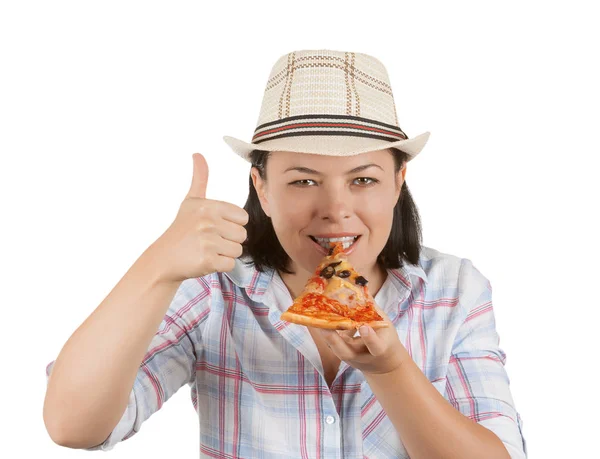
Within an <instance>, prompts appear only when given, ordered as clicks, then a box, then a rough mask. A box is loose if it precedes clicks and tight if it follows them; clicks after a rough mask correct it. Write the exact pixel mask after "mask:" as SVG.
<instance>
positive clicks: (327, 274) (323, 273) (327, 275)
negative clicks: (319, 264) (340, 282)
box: [320, 265, 335, 279]
mask: <svg viewBox="0 0 600 459" xmlns="http://www.w3.org/2000/svg"><path fill="white" fill-rule="evenodd" d="M334 274H335V268H333V267H332V266H331V265H330V266H327V267H326V268H325V269H323V270H322V271H321V274H320V276H321V277H324V278H325V279H330V278H331V277H332V276H333V275H334Z"/></svg>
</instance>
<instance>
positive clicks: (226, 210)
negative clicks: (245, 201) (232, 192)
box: [217, 201, 249, 225]
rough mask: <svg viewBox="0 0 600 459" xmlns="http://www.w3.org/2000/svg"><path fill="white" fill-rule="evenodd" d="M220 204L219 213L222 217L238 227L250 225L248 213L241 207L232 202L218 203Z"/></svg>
mask: <svg viewBox="0 0 600 459" xmlns="http://www.w3.org/2000/svg"><path fill="white" fill-rule="evenodd" d="M217 202H218V203H219V212H220V214H221V217H223V218H224V219H225V220H228V221H230V222H233V223H236V224H238V225H245V224H246V223H248V219H249V216H248V212H246V211H245V210H244V209H242V208H241V207H238V206H236V205H235V204H231V203H230V202H225V201H217Z"/></svg>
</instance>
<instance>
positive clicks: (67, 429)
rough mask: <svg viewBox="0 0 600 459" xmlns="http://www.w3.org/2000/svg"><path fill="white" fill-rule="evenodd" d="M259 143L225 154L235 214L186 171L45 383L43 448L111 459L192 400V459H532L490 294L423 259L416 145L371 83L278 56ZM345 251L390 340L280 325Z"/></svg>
mask: <svg viewBox="0 0 600 459" xmlns="http://www.w3.org/2000/svg"><path fill="white" fill-rule="evenodd" d="M257 124H258V126H257V128H256V130H255V134H254V137H253V139H252V142H250V143H246V142H243V141H241V140H237V139H234V138H231V137H225V140H226V142H227V143H228V144H229V145H230V146H231V147H232V149H233V150H234V151H235V152H236V153H237V154H239V155H241V156H242V157H243V158H245V159H247V160H248V161H249V162H250V163H251V164H252V167H251V169H250V180H249V184H250V190H249V196H248V201H247V203H246V205H245V207H244V209H241V208H239V207H237V206H234V205H232V204H229V203H225V202H222V201H215V200H208V199H206V186H207V181H208V165H207V163H206V161H205V159H204V158H203V157H202V156H201V155H199V154H195V155H194V156H193V159H194V174H193V178H192V185H191V187H190V191H189V193H188V195H187V196H186V199H185V200H184V201H183V203H182V205H181V207H180V210H179V213H178V215H177V217H176V219H175V221H174V222H173V224H172V225H171V226H170V227H169V228H168V229H167V231H165V233H164V234H163V235H161V237H160V238H159V239H158V240H157V241H156V242H155V243H153V244H152V245H151V246H150V247H149V248H148V249H147V250H146V251H145V252H144V253H143V254H142V256H141V257H140V258H139V259H138V260H137V261H136V263H135V264H134V265H133V266H132V267H131V268H130V270H129V271H128V272H127V273H126V274H125V276H124V277H123V279H122V280H121V281H120V282H119V284H117V286H116V287H115V288H114V289H113V291H112V292H111V293H110V294H109V296H107V298H106V299H105V300H104V301H103V302H102V303H101V304H100V306H98V308H97V309H96V310H95V311H94V312H93V313H92V315H91V316H90V317H89V318H88V319H87V320H86V321H85V322H84V324H83V325H82V326H81V327H80V328H79V329H78V330H77V331H76V332H75V333H74V334H73V336H72V337H71V338H70V339H69V341H68V342H67V344H66V345H65V347H64V348H63V350H62V351H61V353H60V355H59V356H58V358H57V359H56V361H55V362H52V363H51V364H50V365H49V368H48V375H49V380H48V389H47V394H46V401H45V405H44V420H45V422H46V426H47V429H48V432H49V433H50V435H51V437H52V438H53V440H54V441H55V442H57V443H58V444H61V445H64V446H68V447H72V448H85V449H104V450H108V449H111V448H112V447H114V445H115V444H116V443H118V442H119V441H122V440H124V439H127V438H129V437H131V436H132V435H134V434H135V433H136V432H137V431H138V430H139V429H140V427H141V424H142V423H143V422H144V421H145V420H146V419H148V417H149V416H150V415H152V414H153V413H154V412H156V411H157V410H158V409H160V407H161V406H162V404H163V403H164V402H165V401H166V400H167V399H168V398H169V397H170V396H172V395H173V394H174V393H175V392H176V391H177V390H178V389H179V388H181V387H182V386H183V385H184V384H186V383H187V384H189V385H190V387H191V389H192V401H193V403H194V406H195V407H196V409H197V411H198V415H199V420H200V455H201V457H243V458H254V457H269V458H271V457H273V458H274V457H282V458H283V457H285V458H290V457H299V458H300V457H301V458H309V457H310V458H317V457H320V458H330V457H343V458H354V457H356V458H358V457H360V458H362V457H372V458H385V457H409V456H410V457H413V458H418V457H425V458H435V457H460V458H469V457H474V458H475V457H477V458H481V457H486V458H494V457H513V458H514V457H526V446H525V440H524V439H523V436H522V434H521V420H520V416H519V414H518V413H517V411H516V409H515V407H514V403H513V400H512V397H511V394H510V390H509V387H508V379H507V375H506V372H505V370H504V362H505V358H506V356H505V354H504V353H503V352H502V350H501V349H500V348H499V347H498V335H497V333H496V331H495V322H494V316H493V310H492V303H491V287H490V285H489V282H488V280H487V279H486V278H485V277H484V276H483V275H482V274H481V273H480V272H479V271H478V270H477V269H476V268H475V267H474V266H473V264H472V263H471V262H470V261H469V260H468V259H461V258H458V257H454V256H451V255H447V254H443V253H440V252H438V251H436V250H433V249H430V248H427V247H422V246H421V230H420V223H419V216H418V212H417V209H416V206H415V204H414V202H413V201H412V198H411V195H410V193H409V191H408V187H407V185H406V182H405V177H406V171H407V167H406V165H407V163H408V162H409V161H411V160H412V159H414V158H415V157H416V155H417V154H418V153H419V152H420V151H421V150H422V148H423V147H424V145H425V143H426V142H427V139H428V137H429V133H424V134H421V135H420V136H417V137H414V138H412V139H408V137H407V136H406V134H404V132H403V131H402V130H401V129H400V127H399V126H398V122H397V118H396V111H395V104H394V100H393V96H392V92H391V87H390V85H389V81H388V78H387V72H386V71H385V68H384V66H383V65H382V64H381V63H380V62H379V61H378V60H377V59H375V58H373V57H371V56H368V55H365V54H359V53H348V52H339V51H329V50H320V51H296V52H292V53H289V54H287V55H285V56H283V57H281V58H280V59H279V60H278V61H277V62H276V64H275V65H274V67H273V69H272V72H271V75H270V78H269V80H268V81H267V87H266V89H265V93H264V99H263V103H262V107H261V113H260V116H259V120H258V123H257ZM341 237H344V238H346V239H345V240H347V241H348V242H347V245H348V244H351V245H349V246H348V248H347V249H346V252H347V253H348V256H349V260H350V262H351V263H352V264H353V265H354V266H355V267H356V269H357V270H358V271H359V272H360V273H361V274H362V275H363V276H364V277H366V278H367V279H368V281H369V284H368V286H369V290H370V292H371V293H372V294H373V296H374V298H375V301H376V303H377V306H378V309H379V311H380V313H381V315H382V316H383V317H384V319H385V320H386V321H388V322H389V324H390V326H389V327H387V328H383V329H378V330H376V331H375V330H373V329H371V328H370V327H361V329H360V330H359V333H356V336H354V333H348V332H342V331H340V332H338V331H332V330H322V329H315V328H311V327H305V326H302V325H297V324H291V323H288V322H285V321H282V320H280V316H281V314H282V312H284V311H285V310H286V309H287V308H288V307H289V306H290V305H291V303H292V301H293V298H295V297H296V296H297V295H299V294H300V292H301V291H302V289H303V286H304V284H305V282H306V281H307V279H308V277H309V275H310V274H311V273H312V272H313V270H314V269H315V267H316V266H317V264H318V263H319V261H320V260H321V259H322V257H323V249H322V248H321V246H323V245H325V246H326V245H327V243H328V242H329V240H330V239H331V238H341ZM165 312H166V314H165ZM157 329H158V331H157ZM99 342H100V343H102V346H98V343H99ZM99 348H100V351H98V349H99ZM92 350H93V352H94V353H96V355H97V354H98V353H99V352H100V353H104V357H105V358H97V359H95V360H94V364H93V365H92V364H85V363H84V364H82V363H81V362H82V361H84V360H85V359H83V358H82V357H84V356H86V355H88V353H90V352H92ZM67 399H68V400H69V401H70V402H72V401H73V399H75V401H76V402H77V403H69V404H68V406H69V408H68V409H65V402H64V400H67ZM94 445H95V446H94Z"/></svg>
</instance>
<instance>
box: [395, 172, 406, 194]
mask: <svg viewBox="0 0 600 459" xmlns="http://www.w3.org/2000/svg"><path fill="white" fill-rule="evenodd" d="M406 164H407V163H404V164H403V165H402V169H400V170H399V171H398V173H397V174H396V195H397V196H396V201H398V199H399V198H400V191H401V190H402V185H403V184H404V177H406Z"/></svg>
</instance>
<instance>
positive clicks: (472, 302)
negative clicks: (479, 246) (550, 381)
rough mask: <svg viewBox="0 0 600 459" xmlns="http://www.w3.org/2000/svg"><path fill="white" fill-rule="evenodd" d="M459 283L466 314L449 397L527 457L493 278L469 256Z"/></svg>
mask: <svg viewBox="0 0 600 459" xmlns="http://www.w3.org/2000/svg"><path fill="white" fill-rule="evenodd" d="M458 287H459V302H460V304H461V306H462V307H463V308H464V311H463V312H462V314H463V316H464V320H463V322H462V323H461V325H460V327H459V329H458V332H457V335H456V338H455V341H454V344H453V348H452V353H451V356H450V361H449V364H448V373H447V383H446V398H447V399H448V401H449V402H450V403H451V404H452V405H453V406H454V407H455V408H456V409H457V410H458V411H460V412H461V413H462V414H463V415H465V416H467V417H469V418H470V419H472V420H473V421H475V422H477V423H479V424H481V425H482V426H484V427H486V428H487V429H489V430H491V431H492V432H494V433H495V434H496V435H497V436H498V438H500V440H501V441H502V442H503V443H504V446H505V447H506V449H507V451H508V453H509V454H510V456H511V458H526V457H527V445H526V441H525V438H524V436H523V432H522V428H523V421H522V419H521V416H520V415H519V413H518V412H517V410H516V408H515V403H514V401H513V398H512V395H511V392H510V387H509V386H510V380H509V378H508V374H507V372H506V370H505V368H504V365H505V363H506V354H505V353H504V352H503V351H502V349H501V348H500V347H499V344H500V338H499V336H498V333H497V331H496V322H495V318H494V311H493V306H492V288H491V284H490V282H489V281H488V280H487V279H486V278H485V277H484V276H483V275H482V274H481V273H480V272H479V271H478V270H477V268H475V267H474V266H473V264H472V262H471V261H470V260H468V259H464V260H463V261H462V264H461V270H460V275H459V285H458Z"/></svg>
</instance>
